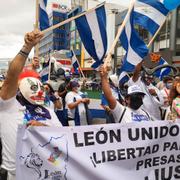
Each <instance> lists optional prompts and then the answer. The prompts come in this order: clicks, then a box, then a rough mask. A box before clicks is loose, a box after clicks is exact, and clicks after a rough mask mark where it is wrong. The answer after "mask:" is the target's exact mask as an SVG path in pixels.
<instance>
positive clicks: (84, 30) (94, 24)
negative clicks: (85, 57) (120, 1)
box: [75, 5, 107, 69]
mask: <svg viewBox="0 0 180 180" xmlns="http://www.w3.org/2000/svg"><path fill="white" fill-rule="evenodd" d="M75 22H76V26H77V29H78V32H79V35H80V37H81V40H82V42H83V44H84V47H85V49H86V51H87V52H88V53H89V55H90V56H91V57H92V58H93V59H94V60H95V61H96V62H95V63H94V64H93V65H92V67H93V68H95V69H96V68H98V67H99V65H101V64H102V62H103V59H104V56H105V54H106V51H107V33H106V12H105V7H104V5H103V6H101V7H98V8H97V9H95V10H94V11H92V12H90V13H87V14H86V15H84V16H81V17H80V18H78V19H76V20H75Z"/></svg>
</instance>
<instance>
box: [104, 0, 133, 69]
mask: <svg viewBox="0 0 180 180" xmlns="http://www.w3.org/2000/svg"><path fill="white" fill-rule="evenodd" d="M134 4H135V0H132V1H131V4H130V7H129V9H128V12H127V14H126V17H125V18H124V21H123V23H122V25H121V26H119V28H118V32H117V34H116V37H115V39H114V41H113V44H112V46H111V48H110V50H109V53H108V55H107V57H106V59H105V61H104V66H105V67H108V68H110V67H111V56H112V52H113V50H114V48H115V46H116V44H117V42H118V41H119V37H120V35H121V33H122V32H123V30H124V27H125V25H126V23H127V21H128V19H129V17H130V14H131V12H132V10H133V8H134Z"/></svg>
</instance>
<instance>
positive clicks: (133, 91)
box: [127, 85, 145, 95]
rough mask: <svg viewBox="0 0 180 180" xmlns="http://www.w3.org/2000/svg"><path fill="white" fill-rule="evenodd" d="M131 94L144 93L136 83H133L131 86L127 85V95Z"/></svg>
mask: <svg viewBox="0 0 180 180" xmlns="http://www.w3.org/2000/svg"><path fill="white" fill-rule="evenodd" d="M132 94H142V95H145V93H144V92H143V91H142V90H141V88H140V87H139V86H137V85H133V86H130V87H128V93H127V95H132Z"/></svg>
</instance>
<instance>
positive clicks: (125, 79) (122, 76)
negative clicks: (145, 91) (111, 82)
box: [119, 71, 130, 84]
mask: <svg viewBox="0 0 180 180" xmlns="http://www.w3.org/2000/svg"><path fill="white" fill-rule="evenodd" d="M129 79H130V77H129V75H128V73H127V72H125V71H123V72H121V74H120V76H119V84H124V83H125V82H128V81H129Z"/></svg>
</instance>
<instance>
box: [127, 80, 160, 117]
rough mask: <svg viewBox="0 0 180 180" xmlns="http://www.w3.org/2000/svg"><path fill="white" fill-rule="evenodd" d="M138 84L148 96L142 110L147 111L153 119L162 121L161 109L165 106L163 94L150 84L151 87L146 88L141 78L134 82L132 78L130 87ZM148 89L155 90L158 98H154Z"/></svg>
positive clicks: (145, 97) (129, 83)
mask: <svg viewBox="0 0 180 180" xmlns="http://www.w3.org/2000/svg"><path fill="white" fill-rule="evenodd" d="M134 84H136V85H137V86H139V87H140V88H141V90H142V91H143V92H144V93H145V94H146V95H145V96H144V99H143V105H142V106H141V108H142V109H144V110H145V111H147V112H148V113H149V114H150V115H151V117H152V118H153V119H157V120H160V119H161V114H160V110H159V107H161V106H163V104H164V100H163V96H162V94H161V92H160V91H159V89H158V88H156V87H155V86H153V85H152V84H150V85H149V86H146V85H145V84H144V83H143V82H142V81H141V77H140V78H139V79H138V81H136V82H133V80H132V78H131V79H130V80H129V82H128V85H129V86H132V85H134ZM148 89H154V90H155V91H156V94H157V97H155V96H152V95H151V94H150V93H149V91H148Z"/></svg>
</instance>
